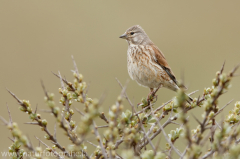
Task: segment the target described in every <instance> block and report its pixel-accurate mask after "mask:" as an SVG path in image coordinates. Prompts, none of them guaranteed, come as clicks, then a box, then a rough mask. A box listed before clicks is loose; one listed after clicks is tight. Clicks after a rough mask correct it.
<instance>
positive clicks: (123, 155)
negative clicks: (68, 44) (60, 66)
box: [1, 60, 240, 159]
mask: <svg viewBox="0 0 240 159" xmlns="http://www.w3.org/2000/svg"><path fill="white" fill-rule="evenodd" d="M73 62H74V66H75V71H74V72H73V76H74V80H73V82H69V81H67V80H66V79H64V78H62V76H61V74H60V72H59V73H58V74H55V73H54V75H55V76H57V77H58V78H59V79H60V81H61V88H59V93H60V94H61V98H60V100H59V101H60V103H61V104H62V105H63V109H62V110H61V108H59V107H58V106H57V105H56V104H55V100H54V94H53V93H49V92H47V91H46V89H45V87H44V85H43V83H42V87H43V90H44V93H45V97H44V99H45V102H46V104H47V105H48V107H49V110H50V112H51V113H52V114H53V117H54V118H55V120H56V123H57V124H58V126H59V127H60V128H61V129H63V130H64V131H65V133H66V137H67V138H68V139H69V140H70V141H71V142H72V144H71V145H69V146H68V148H65V146H66V145H64V143H59V142H58V140H57V137H56V129H57V128H56V125H55V128H54V133H51V132H50V131H49V129H48V121H47V120H46V119H43V118H42V117H41V114H39V113H38V112H37V108H36V109H35V110H33V108H32V106H31V104H30V102H29V101H28V100H22V99H19V98H18V97H17V96H16V95H15V94H13V93H12V92H11V91H9V90H8V92H9V93H10V94H11V95H12V96H13V97H14V98H15V99H16V100H17V102H18V103H19V104H20V107H19V109H20V110H21V111H23V112H26V113H27V115H28V116H29V118H30V120H31V121H30V122H29V123H28V124H33V125H38V126H39V127H40V128H41V130H42V131H43V132H44V133H45V135H44V138H45V140H50V141H51V143H52V145H47V144H45V143H44V141H42V140H40V139H39V138H38V137H36V139H37V140H39V141H40V142H41V143H42V145H44V146H45V147H46V148H45V149H43V148H42V147H41V146H33V145H32V144H31V142H30V140H29V139H28V138H27V137H26V135H24V134H23V133H22V131H21V130H20V129H19V127H18V125H17V123H16V122H13V121H12V118H11V114H10V111H8V112H9V117H10V120H9V122H7V121H6V120H5V119H4V118H2V117H1V119H2V121H3V123H4V124H5V125H6V126H7V127H8V129H9V130H10V131H11V134H12V137H13V139H11V140H12V142H13V143H12V145H11V146H10V147H9V152H10V153H11V154H12V158H13V159H21V158H23V157H24V153H26V152H34V155H33V156H32V158H42V157H43V156H42V154H44V152H50V153H52V155H53V156H55V157H56V158H60V159H62V158H74V159H75V158H84V159H90V158H95V159H98V158H105V159H107V158H110V159H115V158H117V159H138V158H141V159H170V158H172V156H173V155H174V156H177V158H186V159H195V158H203V159H205V158H228V159H235V158H240V157H239V154H240V144H239V142H240V138H239V137H238V136H239V133H240V127H239V123H240V121H239V120H240V115H239V113H240V102H236V103H235V105H234V107H233V109H232V110H231V111H230V112H229V114H228V115H227V116H226V118H225V119H222V120H220V121H217V120H216V116H218V115H219V114H220V113H221V112H222V111H223V109H224V108H225V107H226V106H228V105H229V104H230V103H231V102H232V101H230V102H229V103H227V104H226V105H225V106H223V107H222V108H220V107H219V102H218V101H219V98H220V97H221V96H222V95H223V94H224V93H225V92H226V91H227V90H228V89H229V88H230V86H231V84H230V82H231V80H232V78H233V77H234V73H235V71H236V70H237V68H238V66H237V67H235V68H234V69H233V70H232V71H231V72H230V73H229V74H226V73H224V72H223V70H224V64H223V66H222V68H221V70H220V71H218V72H217V73H216V77H215V78H214V79H213V82H212V83H213V85H212V87H209V88H205V89H204V91H203V93H202V95H201V96H200V97H198V98H194V99H193V102H191V103H188V102H186V99H187V97H186V95H185V93H184V90H180V91H178V92H177V95H176V97H175V98H173V99H172V100H170V101H168V102H166V103H164V104H163V105H161V106H158V107H155V106H154V105H155V103H156V100H157V98H156V96H155V94H156V92H157V90H158V89H156V91H155V92H153V93H152V94H151V95H150V96H149V98H148V99H146V98H143V99H142V101H141V103H140V104H138V106H140V107H142V109H141V110H140V111H136V109H135V105H133V104H132V102H131V101H130V99H129V98H128V96H127V94H126V87H125V86H122V84H121V83H120V82H119V81H118V80H117V81H118V82H119V85H120V86H121V88H122V92H121V94H120V95H119V97H117V99H116V103H115V104H114V105H113V106H111V107H110V109H109V112H108V113H106V114H105V113H104V112H101V111H100V110H101V100H97V99H92V98H90V97H88V95H87V92H88V85H87V84H86V82H84V81H83V75H82V74H80V73H79V72H78V69H77V66H76V63H75V61H74V60H73ZM195 92H196V91H195ZM195 92H192V93H190V94H189V95H191V94H193V93H195ZM123 100H127V101H128V103H129V105H130V106H131V109H126V108H125V109H124V106H123ZM74 102H78V103H82V104H83V107H84V111H81V110H79V109H77V108H76V109H73V106H72V105H73V104H74ZM154 107H155V108H154ZM197 107H201V108H198V109H199V112H200V111H201V113H202V117H203V119H202V120H200V119H197V118H196V117H194V118H195V120H196V121H197V123H198V124H197V125H195V129H193V130H190V127H189V125H190V123H191V122H192V121H190V120H188V115H189V112H190V111H191V110H192V109H195V108H197ZM8 110H9V109H8ZM75 112H77V113H79V114H80V115H81V120H80V121H75V120H74V115H75ZM99 119H101V120H103V121H104V122H105V123H106V124H105V125H102V126H99V125H96V122H95V121H96V120H99ZM171 124H177V125H179V127H178V128H176V129H173V130H171V131H170V132H166V127H168V126H169V125H171ZM100 128H102V129H103V131H101V133H100V132H99V129H100ZM92 131H93V133H94V135H95V138H96V142H90V141H88V140H87V136H88V135H89V134H91V132H92ZM205 132H207V133H205ZM160 134H162V135H163V136H164V139H163V140H166V142H167V144H166V147H162V148H160V146H159V143H160V140H159V139H157V137H158V136H160ZM180 137H181V138H182V140H185V142H186V143H187V146H186V148H185V149H184V150H183V151H180V150H178V148H177V147H176V146H174V143H175V142H176V141H177V140H178V139H179V138H180ZM153 140H156V142H155V143H156V144H153ZM88 144H91V145H93V146H94V147H95V150H94V151H93V152H89V150H88V149H87V146H88ZM207 148H208V149H207Z"/></svg>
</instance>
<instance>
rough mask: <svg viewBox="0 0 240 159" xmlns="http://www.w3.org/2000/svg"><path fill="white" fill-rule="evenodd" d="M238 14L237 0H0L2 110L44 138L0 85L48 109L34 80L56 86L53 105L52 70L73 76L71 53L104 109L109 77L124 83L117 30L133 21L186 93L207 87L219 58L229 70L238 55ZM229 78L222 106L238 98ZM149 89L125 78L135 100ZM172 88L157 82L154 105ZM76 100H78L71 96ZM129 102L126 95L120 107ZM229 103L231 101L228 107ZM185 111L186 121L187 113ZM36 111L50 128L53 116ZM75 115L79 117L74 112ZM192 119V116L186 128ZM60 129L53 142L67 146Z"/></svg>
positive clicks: (111, 86)
mask: <svg viewBox="0 0 240 159" xmlns="http://www.w3.org/2000/svg"><path fill="white" fill-rule="evenodd" d="M239 15H240V1H238V0H235V1H234V0H232V1H224V0H212V1H208V0H203V1H191V0H185V1H176V0H175V1H163V0H161V1H160V0H159V1H156V0H155V1H139V0H132V1H126V0H125V1H110V0H108V1H107V0H105V1H84V0H72V1H62V0H41V1H33V0H21V1H12V0H0V55H1V58H0V104H1V113H0V115H1V116H3V117H4V118H6V119H8V114H7V108H6V102H7V103H8V105H9V108H10V111H11V114H12V117H13V121H15V122H18V124H19V127H20V129H21V130H22V131H23V132H24V134H28V135H29V137H30V138H31V140H32V142H33V143H34V144H35V145H36V144H37V141H36V139H35V138H34V135H36V136H38V137H41V138H42V139H43V136H44V133H43V132H41V131H40V128H39V127H38V126H33V125H24V124H23V123H24V122H29V121H30V120H29V118H28V116H27V114H24V113H22V112H20V111H19V109H18V107H19V106H18V104H17V102H16V101H15V100H14V99H13V98H12V97H11V96H10V95H9V94H8V93H7V91H6V90H5V87H7V88H9V89H10V90H11V91H13V92H14V93H15V94H16V95H17V96H18V97H19V98H21V99H29V100H30V102H31V104H32V107H33V108H35V106H36V104H38V109H39V110H40V109H47V106H46V105H45V104H44V101H43V96H44V94H43V91H42V88H41V85H40V79H42V80H43V81H44V83H45V86H46V88H47V90H49V91H50V92H54V93H55V95H56V98H55V99H56V103H57V104H58V97H60V95H59V94H58V88H59V87H60V81H59V79H57V78H56V77H55V76H53V74H52V73H51V71H53V72H57V71H60V72H61V74H62V75H64V76H65V77H66V78H67V79H68V80H72V79H73V77H72V73H71V69H73V64H72V60H71V55H73V56H74V57H75V60H76V62H77V65H78V68H79V71H80V72H81V73H82V74H83V75H84V80H85V81H86V82H88V83H89V82H91V86H90V89H89V96H90V97H92V98H99V97H100V96H101V94H102V93H103V92H105V94H106V98H105V102H104V104H103V107H104V110H105V111H106V112H107V111H108V109H109V107H110V106H111V105H112V104H114V102H115V100H116V98H117V96H118V95H119V93H120V91H121V89H120V87H119V85H118V83H117V82H116V80H115V78H116V77H117V78H118V79H119V80H120V81H121V82H122V83H125V82H126V81H127V80H128V79H130V77H129V76H128V73H127V63H126V61H127V60H126V58H127V52H126V51H127V43H126V41H124V40H122V39H119V38H118V37H119V36H120V35H121V34H123V33H124V32H125V30H126V29H127V28H129V27H130V26H132V25H136V24H139V25H141V26H142V27H143V28H144V30H145V31H146V33H147V34H148V35H149V37H150V38H151V40H152V41H153V42H154V43H155V44H156V45H157V46H158V47H159V48H160V49H161V50H162V52H163V53H164V55H165V57H166V58H167V61H168V63H169V65H170V66H171V68H172V70H173V72H174V73H175V75H176V77H177V78H178V79H179V78H180V77H181V74H184V80H185V83H186V85H187V86H188V87H189V90H188V92H191V91H194V90H200V91H199V93H197V94H195V95H193V96H194V97H197V96H198V95H200V94H201V93H202V91H203V88H204V87H209V86H211V84H212V79H213V78H214V77H215V73H216V71H217V70H219V69H220V68H221V65H222V63H223V62H224V60H226V70H227V72H228V71H229V70H231V69H232V68H233V66H235V65H236V64H238V63H239V62H240V29H239V28H240V18H239ZM238 72H240V71H238ZM232 84H233V87H232V88H231V89H230V91H229V92H228V93H227V94H225V95H224V96H223V97H222V99H221V100H220V103H221V104H220V107H221V106H223V105H224V104H225V103H227V102H228V101H229V100H231V99H233V98H234V99H235V101H236V100H240V95H239V92H240V89H239V88H240V84H239V78H238V77H237V78H235V79H233V82H232ZM148 92H149V90H148V89H146V88H144V87H140V86H139V85H137V84H136V82H134V81H132V80H130V82H129V83H128V89H127V93H128V94H129V97H130V98H131V99H132V100H133V101H134V103H135V104H136V103H138V102H140V100H141V98H142V97H146V96H147V94H148ZM174 95H175V92H172V91H170V90H167V89H161V90H160V91H159V92H158V99H159V100H158V102H157V105H160V104H161V103H163V102H166V101H168V100H169V99H171V98H172V97H174ZM58 105H59V106H60V107H62V106H61V105H60V104H58ZM74 106H75V107H78V108H79V109H81V107H83V106H82V105H80V104H77V103H75V104H74ZM129 107H130V106H129V105H128V103H126V102H125V108H129ZM232 107H233V104H231V105H230V106H229V107H228V109H231V108H232ZM202 111H203V110H202V108H196V109H195V110H194V111H192V112H191V113H192V114H195V115H196V116H197V117H198V118H199V119H201V114H202ZM227 112H228V111H225V112H224V114H227ZM191 113H189V116H190V120H193V118H192V114H191ZM41 114H42V118H46V119H47V120H48V122H49V129H50V131H51V132H53V124H54V122H55V120H54V118H53V117H52V116H50V115H49V114H46V113H43V112H41ZM74 119H76V120H79V115H78V114H77V113H76V114H75V115H74ZM196 125H197V123H196V122H195V121H193V122H192V125H191V127H192V128H194V127H196ZM0 129H1V131H0V143H1V144H0V151H7V150H8V147H9V146H10V145H11V141H10V140H9V139H8V138H7V137H10V136H11V135H10V133H9V131H8V130H7V128H6V127H5V126H1V127H0ZM166 131H167V132H169V129H167V130H166ZM62 134H63V131H62V130H60V129H58V131H57V137H58V140H59V142H60V143H61V144H63V145H67V143H69V142H68V141H67V139H63V138H62V137H63V135H62ZM43 140H44V139H43ZM92 140H94V139H92ZM44 141H45V140H44ZM162 141H164V138H162ZM45 142H46V143H48V144H49V142H47V141H45ZM164 142H165V141H164ZM183 144H185V143H181V142H177V146H178V147H180V149H183V148H184V147H185V146H182V145H183ZM49 145H51V144H49ZM181 147H182V148H181ZM162 148H164V147H162Z"/></svg>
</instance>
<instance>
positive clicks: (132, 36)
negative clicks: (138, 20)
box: [119, 25, 151, 45]
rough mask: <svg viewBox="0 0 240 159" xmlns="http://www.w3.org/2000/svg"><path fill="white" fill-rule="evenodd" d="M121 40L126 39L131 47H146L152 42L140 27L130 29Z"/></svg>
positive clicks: (135, 26)
mask: <svg viewBox="0 0 240 159" xmlns="http://www.w3.org/2000/svg"><path fill="white" fill-rule="evenodd" d="M119 38H122V39H126V40H127V42H128V44H129V45H140V44H143V45H144V44H148V43H149V42H151V40H150V39H149V38H148V36H147V34H146V33H145V31H144V30H143V29H142V27H140V26H139V25H134V26H132V27H130V28H128V29H127V31H126V32H125V33H124V34H123V35H121V36H120V37H119Z"/></svg>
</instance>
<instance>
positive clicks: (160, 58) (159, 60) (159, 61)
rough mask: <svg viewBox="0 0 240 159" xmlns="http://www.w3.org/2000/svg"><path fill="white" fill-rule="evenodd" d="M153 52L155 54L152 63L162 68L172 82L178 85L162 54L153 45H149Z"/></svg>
mask: <svg viewBox="0 0 240 159" xmlns="http://www.w3.org/2000/svg"><path fill="white" fill-rule="evenodd" d="M151 47H152V49H153V51H154V52H155V58H154V61H155V62H156V63H157V64H158V65H160V66H161V67H162V69H163V70H164V71H166V72H167V74H168V76H169V77H170V78H171V80H173V82H174V83H175V84H176V85H178V82H177V80H176V77H175V75H174V74H173V72H172V70H171V68H170V67H169V65H168V63H167V60H166V59H165V57H164V55H163V53H162V52H161V51H160V50H159V49H158V47H156V46H155V45H151Z"/></svg>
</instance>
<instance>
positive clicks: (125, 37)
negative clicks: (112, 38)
mask: <svg viewBox="0 0 240 159" xmlns="http://www.w3.org/2000/svg"><path fill="white" fill-rule="evenodd" d="M119 38H122V39H127V34H123V35H121V36H119Z"/></svg>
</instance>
